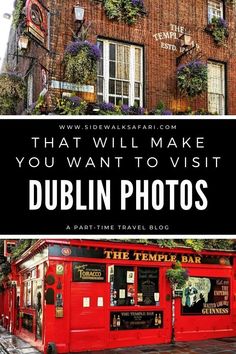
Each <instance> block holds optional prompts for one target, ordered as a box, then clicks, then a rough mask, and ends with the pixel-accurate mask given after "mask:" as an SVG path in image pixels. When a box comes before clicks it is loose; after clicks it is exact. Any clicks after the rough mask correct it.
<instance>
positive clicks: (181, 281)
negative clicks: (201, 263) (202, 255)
mask: <svg viewBox="0 0 236 354" xmlns="http://www.w3.org/2000/svg"><path fill="white" fill-rule="evenodd" d="M166 276H167V279H168V280H169V282H170V284H171V287H172V288H173V289H175V288H177V287H178V288H180V289H181V288H183V287H184V285H185V284H186V282H187V280H188V271H187V270H186V269H184V268H182V265H181V263H180V262H176V263H173V265H172V268H171V269H168V270H167V271H166Z"/></svg>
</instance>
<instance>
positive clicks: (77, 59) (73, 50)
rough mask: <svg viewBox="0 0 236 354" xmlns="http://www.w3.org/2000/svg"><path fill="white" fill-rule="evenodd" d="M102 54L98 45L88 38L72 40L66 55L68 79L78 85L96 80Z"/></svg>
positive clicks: (66, 74)
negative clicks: (98, 63)
mask: <svg viewBox="0 0 236 354" xmlns="http://www.w3.org/2000/svg"><path fill="white" fill-rule="evenodd" d="M100 56H101V53H100V49H99V48H98V46H97V45H95V44H92V43H90V42H89V41H87V40H85V41H82V40H75V41H74V42H71V43H70V44H69V45H68V46H67V47H66V50H65V56H64V62H65V66H66V68H65V77H66V79H67V80H68V81H69V82H73V83H76V84H78V85H84V84H88V83H91V82H94V81H95V80H96V76H97V62H98V60H99V59H100Z"/></svg>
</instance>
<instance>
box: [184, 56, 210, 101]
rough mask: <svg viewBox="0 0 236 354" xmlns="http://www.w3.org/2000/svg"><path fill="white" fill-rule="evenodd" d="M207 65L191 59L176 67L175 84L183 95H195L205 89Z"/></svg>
mask: <svg viewBox="0 0 236 354" xmlns="http://www.w3.org/2000/svg"><path fill="white" fill-rule="evenodd" d="M207 82H208V77H207V65H206V64H204V63H202V62H201V61H191V62H190V63H188V64H184V65H181V66H180V67H179V68H178V69H177V86H178V89H179V92H180V94H181V95H183V96H188V97H195V96H198V95H200V94H202V93H203V92H206V91H207Z"/></svg>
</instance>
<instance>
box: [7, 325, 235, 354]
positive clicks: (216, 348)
mask: <svg viewBox="0 0 236 354" xmlns="http://www.w3.org/2000/svg"><path fill="white" fill-rule="evenodd" d="M6 353H10V354H39V353H40V352H39V351H38V350H36V349H35V348H34V347H32V346H31V345H30V344H28V343H27V342H25V341H23V340H22V339H20V338H18V337H16V336H13V335H10V334H9V333H8V332H6V330H5V329H4V328H3V327H0V354H6ZM224 353H225V354H236V337H231V338H222V339H212V340H202V341H194V342H178V343H176V344H156V345H145V346H139V347H129V348H117V349H110V350H100V351H90V352H88V351H87V352H81V353H80V354H224ZM74 354H75V353H74Z"/></svg>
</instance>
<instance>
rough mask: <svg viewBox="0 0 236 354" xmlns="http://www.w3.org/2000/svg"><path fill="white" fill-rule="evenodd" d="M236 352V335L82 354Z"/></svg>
mask: <svg viewBox="0 0 236 354" xmlns="http://www.w3.org/2000/svg"><path fill="white" fill-rule="evenodd" d="M224 353H225V354H236V337H232V338H222V339H212V340H204V341H194V342H178V343H176V344H158V345H145V346H140V347H129V348H118V349H110V350H101V351H91V352H82V353H80V354H224Z"/></svg>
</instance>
